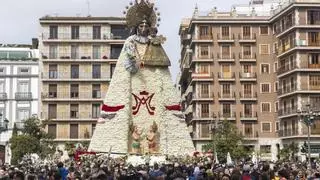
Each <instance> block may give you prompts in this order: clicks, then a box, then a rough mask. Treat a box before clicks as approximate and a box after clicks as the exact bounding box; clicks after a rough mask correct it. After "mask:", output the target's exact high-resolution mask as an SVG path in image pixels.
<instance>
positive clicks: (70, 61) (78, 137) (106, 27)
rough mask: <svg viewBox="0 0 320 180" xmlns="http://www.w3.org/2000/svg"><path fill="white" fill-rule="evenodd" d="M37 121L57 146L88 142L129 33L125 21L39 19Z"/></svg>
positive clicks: (104, 19)
mask: <svg viewBox="0 0 320 180" xmlns="http://www.w3.org/2000/svg"><path fill="white" fill-rule="evenodd" d="M40 25H41V30H40V33H41V34H40V37H39V49H40V52H41V60H40V70H41V76H40V82H41V106H40V107H41V119H42V120H49V121H48V122H49V124H48V125H47V127H46V130H47V131H48V132H49V133H50V134H52V135H54V136H55V138H56V139H55V141H57V142H61V144H62V143H64V142H66V141H71V142H72V141H73V142H76V141H89V140H90V138H91V135H92V133H93V131H94V129H95V126H96V121H97V119H98V118H99V116H100V107H101V105H102V103H103V98H104V96H105V93H106V92H107V89H108V84H109V82H110V80H111V78H112V74H113V71H114V68H115V66H116V61H117V59H118V56H119V54H120V51H121V49H122V46H123V43H124V41H125V39H126V38H127V37H128V35H129V33H128V31H127V30H126V29H125V27H126V26H125V20H124V18H118V17H51V16H46V17H43V18H41V19H40Z"/></svg>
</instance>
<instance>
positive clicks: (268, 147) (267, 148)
mask: <svg viewBox="0 0 320 180" xmlns="http://www.w3.org/2000/svg"><path fill="white" fill-rule="evenodd" d="M260 152H261V153H271V145H260Z"/></svg>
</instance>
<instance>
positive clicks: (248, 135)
mask: <svg viewBox="0 0 320 180" xmlns="http://www.w3.org/2000/svg"><path fill="white" fill-rule="evenodd" d="M240 134H241V136H243V137H244V138H249V139H251V138H258V137H259V133H258V131H256V133H254V132H253V129H252V130H251V131H248V132H245V131H242V132H240Z"/></svg>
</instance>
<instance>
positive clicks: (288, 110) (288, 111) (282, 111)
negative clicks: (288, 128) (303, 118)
mask: <svg viewBox="0 0 320 180" xmlns="http://www.w3.org/2000/svg"><path fill="white" fill-rule="evenodd" d="M297 110H298V107H297V106H294V107H288V108H285V109H283V108H280V109H278V116H287V115H291V114H297Z"/></svg>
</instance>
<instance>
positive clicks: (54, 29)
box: [49, 26, 58, 39]
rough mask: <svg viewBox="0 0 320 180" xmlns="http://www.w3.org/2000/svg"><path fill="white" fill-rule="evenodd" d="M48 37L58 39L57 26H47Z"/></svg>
mask: <svg viewBox="0 0 320 180" xmlns="http://www.w3.org/2000/svg"><path fill="white" fill-rule="evenodd" d="M49 33H50V36H49V39H58V26H49Z"/></svg>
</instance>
